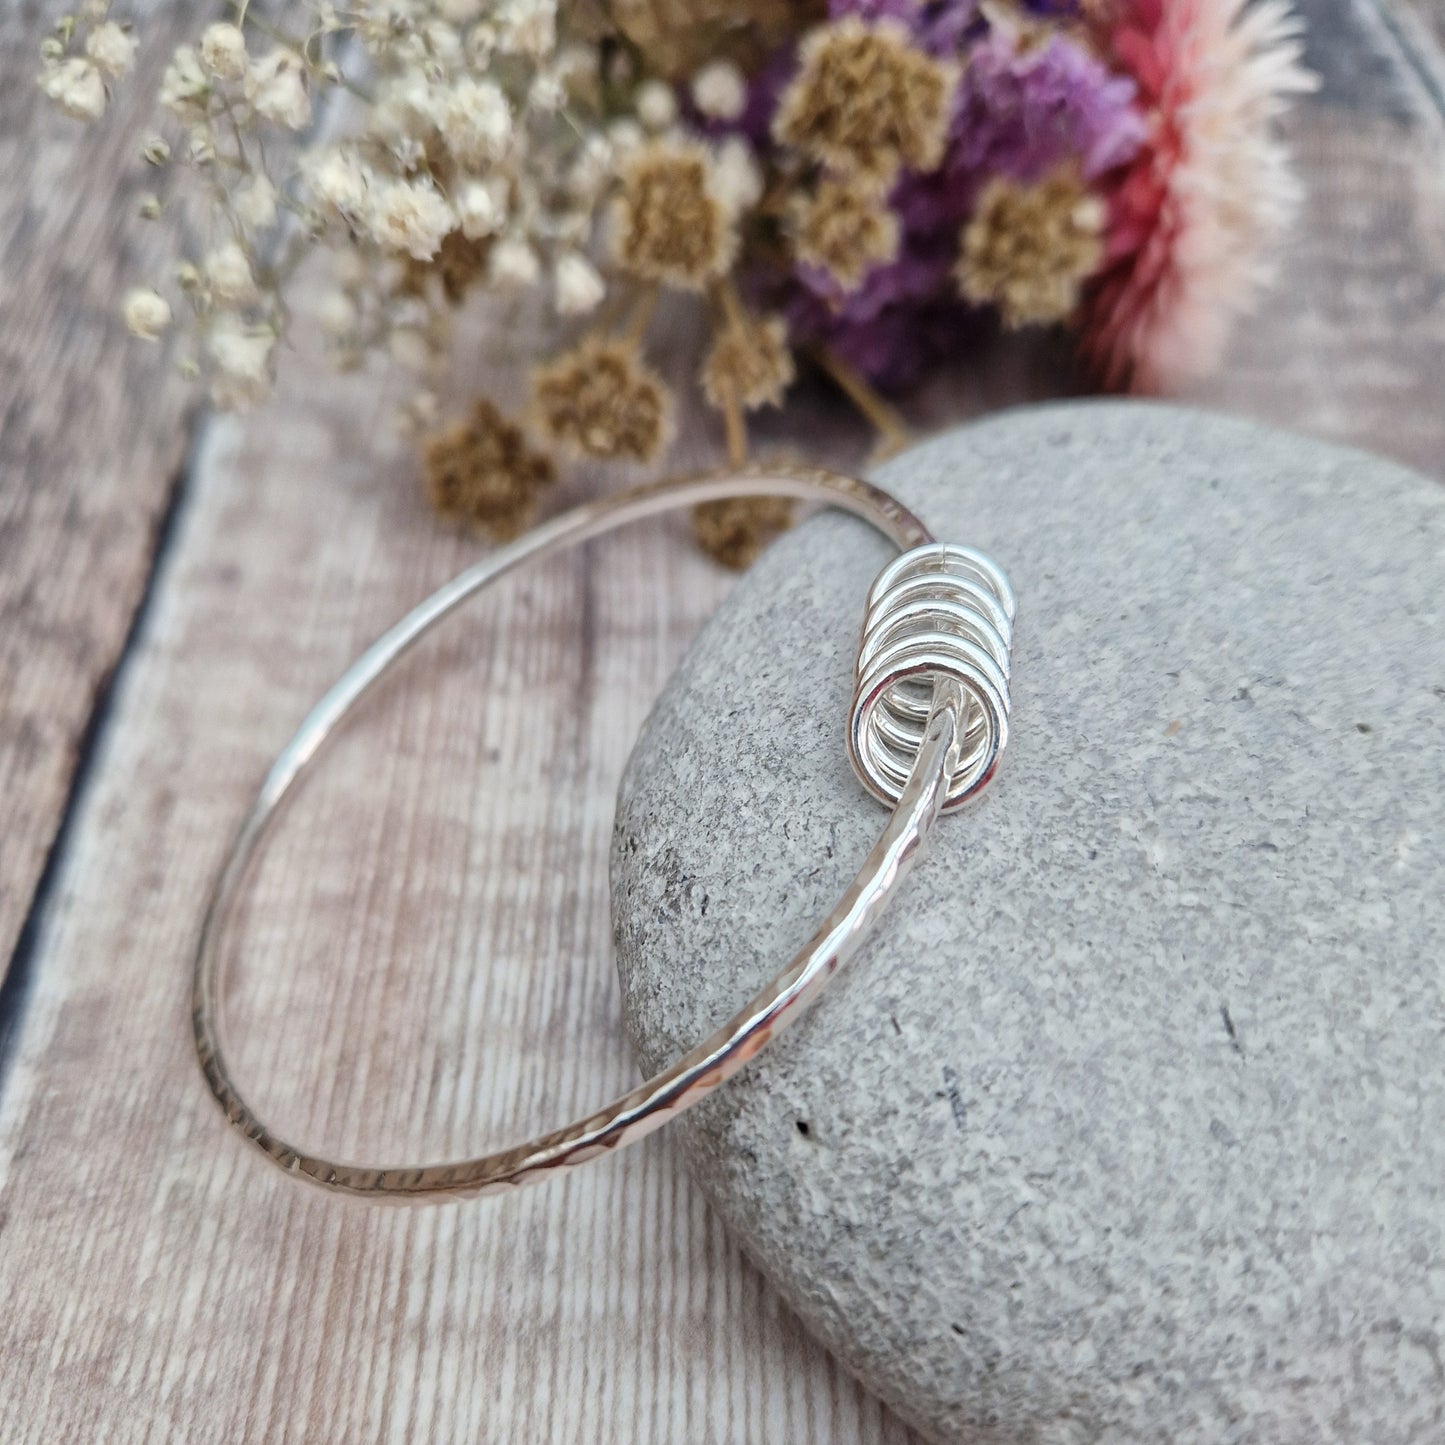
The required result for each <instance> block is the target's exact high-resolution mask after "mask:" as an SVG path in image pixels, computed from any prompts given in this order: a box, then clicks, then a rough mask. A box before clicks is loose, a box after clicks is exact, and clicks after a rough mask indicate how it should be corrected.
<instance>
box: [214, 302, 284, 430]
mask: <svg viewBox="0 0 1445 1445" xmlns="http://www.w3.org/2000/svg"><path fill="white" fill-rule="evenodd" d="M206 345H207V350H208V351H209V352H210V354H211V360H212V361H213V362H214V363H215V367H216V374H215V375H214V376H213V378H212V380H211V396H212V398H213V399H214V400H215V402H216V405H217V406H223V407H230V408H233V409H235V410H244V409H246V408H247V407H251V406H255V405H256V404H257V403H259V402H262V401H264V400H265V399H266V397H267V395H268V394H269V393H270V390H271V352H272V350H273V348H274V347H275V345H276V333H275V332H274V331H272V330H271V328H270V327H269V326H248V325H247V324H246V323H245V322H244V321H243V320H242V319H241V318H240V317H239V316H237V315H235V314H234V313H232V312H229V311H223V312H221V313H220V314H219V315H218V316H216V318H215V320H214V321H213V322H212V323H211V331H210V335H209V336H208V337H207V341H206Z"/></svg>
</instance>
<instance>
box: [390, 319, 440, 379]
mask: <svg viewBox="0 0 1445 1445" xmlns="http://www.w3.org/2000/svg"><path fill="white" fill-rule="evenodd" d="M387 350H389V351H390V352H391V359H392V360H393V361H394V362H396V364H397V365H398V366H401V367H404V368H405V369H406V370H407V371H415V372H424V371H427V370H428V369H429V368H430V367H431V365H432V362H433V361H434V360H435V352H434V351H433V350H432V347H431V343H430V342H429V341H428V340H427V338H426V336H425V335H424V334H423V333H422V332H420V331H417V330H415V329H413V328H412V327H409V326H402V327H398V328H397V329H396V330H394V331H393V332H392V333H391V335H390V337H388V338H387Z"/></svg>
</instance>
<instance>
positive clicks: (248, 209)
mask: <svg viewBox="0 0 1445 1445" xmlns="http://www.w3.org/2000/svg"><path fill="white" fill-rule="evenodd" d="M231 208H232V210H234V211H235V213H236V219H237V220H238V221H240V223H241V224H242V225H243V226H245V227H246V228H247V229H249V230H252V231H265V230H268V229H269V228H270V227H272V226H274V225H275V224H276V187H275V186H273V185H272V184H271V180H270V177H269V176H264V175H261V174H260V173H259V172H258V173H257V174H256V175H254V176H252V177H251V179H250V180H249V181H247V182H246V183H245V184H244V185H243V186H241V187H240V189H239V190H237V192H236V194H235V195H234V196H232V198H231Z"/></svg>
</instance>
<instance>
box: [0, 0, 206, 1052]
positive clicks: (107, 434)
mask: <svg viewBox="0 0 1445 1445" xmlns="http://www.w3.org/2000/svg"><path fill="white" fill-rule="evenodd" d="M138 8H139V9H140V10H141V11H142V13H143V16H144V22H145V23H144V26H143V30H142V34H143V35H144V36H145V40H146V44H145V47H144V50H143V51H142V53H141V55H140V57H139V62H138V74H137V75H136V76H134V77H133V78H132V80H131V82H129V83H127V84H126V85H124V86H122V87H121V89H120V90H119V92H118V96H117V99H116V101H115V104H114V107H113V111H112V114H111V116H110V117H108V119H107V121H106V123H104V124H103V125H101V126H98V127H96V128H95V129H94V130H91V131H86V130H85V129H84V128H83V127H82V126H80V125H79V124H77V123H76V122H75V121H71V120H68V119H66V118H65V117H63V116H61V115H59V114H58V113H57V112H56V111H55V110H54V109H53V107H50V106H49V105H47V104H46V102H45V101H44V99H43V97H42V96H41V95H40V92H39V91H38V89H37V88H36V86H35V76H36V75H37V73H38V72H39V69H40V62H39V58H38V44H39V40H40V33H41V32H40V30H39V21H38V18H37V15H36V11H35V7H33V6H29V5H26V6H20V7H10V6H7V7H6V9H5V10H4V12H3V13H0V254H3V256H4V257H5V264H4V266H3V267H0V316H4V318H5V325H4V327H3V328H0V378H3V383H0V799H3V800H4V815H5V816H4V825H3V827H0V978H3V976H4V971H5V964H6V962H7V961H8V960H9V958H10V955H11V951H12V949H13V948H14V947H15V943H16V940H17V938H18V936H19V934H20V931H21V928H22V926H23V924H24V922H25V919H26V916H27V913H28V911H29V909H30V904H31V898H32V896H33V893H34V890H35V885H36V882H37V880H38V878H39V877H40V874H41V870H42V869H43V867H44V865H45V860H46V857H47V854H48V853H49V850H50V847H51V844H52V842H53V840H54V838H55V836H56V832H57V829H58V828H59V826H60V821H61V818H62V816H63V814H64V811H65V806H66V800H67V798H68V797H69V795H70V792H71V787H72V783H73V781H74V778H75V773H76V768H77V765H78V763H79V761H80V757H81V755H82V753H83V751H84V748H83V743H84V739H85V737H86V733H87V729H88V727H89V726H90V722H91V718H92V715H93V713H94V712H95V709H96V707H97V705H98V702H99V700H100V698H101V697H102V696H103V694H104V690H105V686H106V680H107V678H108V677H109V675H110V673H111V670H112V668H113V667H114V666H115V662H116V659H117V657H118V656H119V655H120V651H121V648H122V646H123V644H124V642H125V638H126V634H127V632H128V630H129V628H130V625H131V619H132V616H133V615H134V612H135V609H136V606H137V604H138V602H139V600H140V598H141V595H142V592H143V590H144V588H145V585H146V579H147V577H148V575H149V572H150V568H151V561H152V557H153V554H154V551H155V545H156V537H157V534H158V532H159V530H160V528H161V526H162V523H163V519H164V517H165V514H166V509H167V506H168V505H169V503H170V500H171V497H172V495H173V492H174V489H175V487H176V484H177V479H178V477H179V475H180V466H181V460H182V456H183V454H184V451H185V446H186V434H185V425H184V408H185V407H186V406H187V405H188V403H189V398H188V397H187V395H186V392H185V389H184V388H182V387H180V386H178V385H169V384H167V381H166V359H165V356H164V354H163V353H162V352H161V351H160V350H159V349H155V350H150V351H147V350H145V349H142V348H137V347H136V346H135V344H134V342H133V341H132V339H131V338H130V337H129V336H127V335H126V334H125V331H124V327H123V326H122V325H121V324H120V322H119V319H118V315H117V312H118V307H119V301H120V296H121V293H122V292H123V290H124V289H125V287H126V286H127V285H130V284H134V281H135V279H136V277H137V276H141V275H145V274H147V272H148V270H149V268H151V267H152V266H154V265H156V264H158V260H159V258H160V257H161V256H162V255H163V254H165V252H166V251H167V249H168V248H169V247H170V246H172V245H173V244H174V232H173V230H172V228H171V226H170V223H169V222H167V221H160V222H153V223H146V222H143V221H141V220H140V219H139V218H138V217H137V216H136V206H137V203H138V200H139V196H140V193H141V190H142V187H143V185H144V184H148V185H150V186H152V187H154V186H155V185H156V183H157V180H158V177H156V176H154V175H151V176H149V177H147V176H145V175H143V174H141V172H142V171H143V170H144V167H143V166H142V165H141V163H140V160H139V156H138V154H137V146H138V140H137V137H138V135H139V133H140V126H141V125H142V123H143V119H144V114H145V112H146V111H147V110H148V109H149V100H148V98H147V97H148V96H150V97H153V95H154V88H155V83H156V81H157V79H158V76H159V68H160V66H161V64H162V63H163V60H164V57H165V55H166V54H167V52H168V51H169V49H170V48H171V47H172V46H174V44H175V40H176V36H177V34H178V33H180V32H181V31H182V30H183V29H185V28H186V27H187V26H188V25H189V24H190V16H191V11H192V7H190V6H188V5H184V4H176V3H169V4H150V5H142V6H140V7H138ZM9 1003H10V1000H9V999H5V1000H4V1004H5V1006H7V1007H8V1005H9ZM4 1012H5V1007H0V1033H3V1027H4V1018H3V1014H4Z"/></svg>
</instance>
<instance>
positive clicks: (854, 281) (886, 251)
mask: <svg viewBox="0 0 1445 1445" xmlns="http://www.w3.org/2000/svg"><path fill="white" fill-rule="evenodd" d="M898 241H899V229H898V216H897V213H896V212H894V211H893V210H891V209H890V208H889V207H888V205H887V204H886V203H885V201H884V198H883V195H882V193H881V192H880V191H879V189H878V187H877V186H876V185H873V184H870V183H869V182H867V181H863V182H859V181H840V180H835V179H832V178H831V177H829V178H825V179H824V180H822V181H821V182H819V184H818V187H817V189H816V190H815V191H814V192H813V193H812V195H806V196H801V197H799V199H798V201H797V203H796V204H795V205H794V207H793V249H794V251H795V253H796V254H797V257H798V260H800V261H801V262H802V263H803V264H804V265H805V266H817V267H819V268H820V269H822V270H824V271H826V272H827V273H828V274H829V275H830V276H831V277H832V278H833V279H834V280H835V281H836V282H837V283H838V285H839V286H840V287H842V289H843V290H844V291H856V290H857V289H858V287H859V286H861V285H862V284H863V280H864V278H865V277H866V276H867V275H868V273H869V272H870V271H871V270H872V269H873V268H874V267H875V266H882V265H885V264H887V263H888V262H889V261H891V260H893V258H894V257H895V256H897V254H898Z"/></svg>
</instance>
